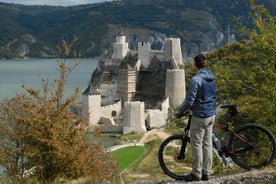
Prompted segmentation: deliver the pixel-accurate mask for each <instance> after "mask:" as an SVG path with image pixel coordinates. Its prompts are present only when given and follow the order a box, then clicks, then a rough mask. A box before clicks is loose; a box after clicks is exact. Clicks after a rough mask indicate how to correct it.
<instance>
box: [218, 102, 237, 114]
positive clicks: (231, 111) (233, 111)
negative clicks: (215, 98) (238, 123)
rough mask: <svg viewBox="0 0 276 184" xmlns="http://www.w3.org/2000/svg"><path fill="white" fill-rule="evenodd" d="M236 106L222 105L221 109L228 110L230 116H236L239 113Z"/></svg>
mask: <svg viewBox="0 0 276 184" xmlns="http://www.w3.org/2000/svg"><path fill="white" fill-rule="evenodd" d="M237 106H238V104H230V105H223V106H221V108H228V113H229V115H230V116H236V115H238V113H239V111H238V109H237Z"/></svg>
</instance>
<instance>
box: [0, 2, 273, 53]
mask: <svg viewBox="0 0 276 184" xmlns="http://www.w3.org/2000/svg"><path fill="white" fill-rule="evenodd" d="M255 2H256V3H257V4H259V3H258V2H260V3H261V5H263V6H265V7H267V8H269V9H270V12H271V14H272V15H275V14H276V9H275V4H274V3H273V0H256V1H255ZM249 11H250V3H249V0H234V1H232V0H224V1H222V0H170V1H168V0H121V1H113V2H104V3H97V4H87V5H81V6H70V7H54V6H46V5H45V6H23V5H16V4H7V3H0V20H1V21H0V58H15V57H38V58H45V57H55V54H54V53H55V52H54V50H55V46H56V45H57V44H60V43H61V40H62V39H65V40H66V41H68V42H70V41H71V40H72V39H73V37H74V35H75V36H76V37H77V38H78V40H77V42H76V43H75V44H74V50H77V51H79V52H81V54H82V56H83V57H95V56H99V55H101V54H102V53H104V52H105V51H106V50H109V49H111V46H112V45H111V43H112V42H113V41H114V37H115V36H116V35H118V34H119V33H120V32H123V33H124V34H125V35H126V36H127V41H128V42H129V45H130V47H131V48H132V49H135V47H136V46H137V42H138V41H151V43H152V47H153V49H159V48H160V46H161V45H162V41H163V40H164V38H165V37H180V38H181V43H182V51H183V56H184V57H189V56H193V55H194V54H196V53H198V52H202V51H210V50H213V49H215V48H219V47H222V46H223V45H225V44H228V43H231V42H233V41H236V40H240V39H241V38H242V37H241V35H239V33H238V31H237V29H236V26H235V25H236V24H235V23H234V20H233V16H235V17H237V18H238V19H240V20H241V21H242V22H245V23H247V24H249V23H250V19H249V15H248V12H249Z"/></svg>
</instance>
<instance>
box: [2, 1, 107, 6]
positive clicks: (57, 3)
mask: <svg viewBox="0 0 276 184" xmlns="http://www.w3.org/2000/svg"><path fill="white" fill-rule="evenodd" d="M107 1H112V0H0V2H4V3H14V4H24V5H50V6H73V5H80V4H89V3H99V2H107Z"/></svg>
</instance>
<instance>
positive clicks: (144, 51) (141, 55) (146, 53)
mask: <svg viewBox="0 0 276 184" xmlns="http://www.w3.org/2000/svg"><path fill="white" fill-rule="evenodd" d="M138 60H140V61H141V65H142V66H144V67H145V68H147V67H148V66H149V62H150V43H149V42H138Z"/></svg>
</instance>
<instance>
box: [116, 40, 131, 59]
mask: <svg viewBox="0 0 276 184" xmlns="http://www.w3.org/2000/svg"><path fill="white" fill-rule="evenodd" d="M127 52H128V43H126V37H125V36H123V35H119V36H116V41H115V43H114V44H113V54H112V59H124V57H125V56H126V54H127Z"/></svg>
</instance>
